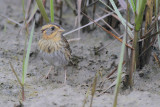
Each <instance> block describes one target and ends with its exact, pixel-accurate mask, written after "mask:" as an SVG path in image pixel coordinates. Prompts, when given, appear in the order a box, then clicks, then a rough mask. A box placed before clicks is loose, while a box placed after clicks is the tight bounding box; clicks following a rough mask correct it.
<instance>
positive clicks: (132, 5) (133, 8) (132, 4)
mask: <svg viewBox="0 0 160 107" xmlns="http://www.w3.org/2000/svg"><path fill="white" fill-rule="evenodd" d="M129 1H130V4H131V7H132V10H133V12H134V13H135V12H136V5H135V4H134V1H133V0H129Z"/></svg>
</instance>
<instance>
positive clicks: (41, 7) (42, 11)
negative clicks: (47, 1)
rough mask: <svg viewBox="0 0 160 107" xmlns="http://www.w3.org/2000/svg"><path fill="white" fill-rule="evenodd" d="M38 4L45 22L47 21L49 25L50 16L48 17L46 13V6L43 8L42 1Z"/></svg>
mask: <svg viewBox="0 0 160 107" xmlns="http://www.w3.org/2000/svg"><path fill="white" fill-rule="evenodd" d="M36 2H37V5H38V7H39V10H40V12H41V14H42V16H43V18H44V19H45V21H46V22H47V23H49V18H48V16H47V13H46V11H45V8H44V6H43V3H42V0H36Z"/></svg>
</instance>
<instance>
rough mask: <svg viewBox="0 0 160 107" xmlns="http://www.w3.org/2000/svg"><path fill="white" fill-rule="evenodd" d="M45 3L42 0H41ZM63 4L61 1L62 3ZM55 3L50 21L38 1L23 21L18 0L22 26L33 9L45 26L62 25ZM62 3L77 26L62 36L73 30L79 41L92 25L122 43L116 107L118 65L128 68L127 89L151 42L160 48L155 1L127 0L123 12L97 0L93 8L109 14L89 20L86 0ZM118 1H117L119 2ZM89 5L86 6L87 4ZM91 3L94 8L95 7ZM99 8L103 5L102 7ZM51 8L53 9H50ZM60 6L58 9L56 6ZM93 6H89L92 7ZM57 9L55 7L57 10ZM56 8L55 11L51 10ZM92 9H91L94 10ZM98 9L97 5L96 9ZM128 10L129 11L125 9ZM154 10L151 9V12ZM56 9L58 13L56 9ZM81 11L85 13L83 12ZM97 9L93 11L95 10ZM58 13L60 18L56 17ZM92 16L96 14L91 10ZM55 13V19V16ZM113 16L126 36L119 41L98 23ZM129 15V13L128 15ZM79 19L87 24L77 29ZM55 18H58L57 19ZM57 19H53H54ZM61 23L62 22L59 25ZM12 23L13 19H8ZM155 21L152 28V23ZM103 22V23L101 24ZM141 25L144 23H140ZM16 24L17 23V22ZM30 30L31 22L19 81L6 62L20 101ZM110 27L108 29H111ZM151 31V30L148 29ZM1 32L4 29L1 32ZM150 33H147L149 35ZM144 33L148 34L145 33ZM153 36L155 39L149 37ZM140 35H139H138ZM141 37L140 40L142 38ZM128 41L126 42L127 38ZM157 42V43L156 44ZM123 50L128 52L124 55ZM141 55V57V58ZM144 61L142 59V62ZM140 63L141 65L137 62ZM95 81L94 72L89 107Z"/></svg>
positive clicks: (30, 19)
mask: <svg viewBox="0 0 160 107" xmlns="http://www.w3.org/2000/svg"><path fill="white" fill-rule="evenodd" d="M44 1H45V0H44ZM62 2H63V1H62ZM62 2H61V3H59V4H58V3H57V2H56V1H54V0H50V5H49V6H50V8H49V9H50V18H49V17H48V15H47V13H46V11H47V10H46V8H45V6H44V4H43V2H42V0H36V4H35V5H34V6H35V7H34V9H33V10H32V12H30V13H31V14H30V15H29V18H28V19H27V17H26V16H27V15H26V13H29V12H28V11H25V2H24V0H22V9H23V15H24V22H25V26H26V25H28V24H29V23H30V22H31V21H32V20H33V19H34V16H35V13H36V12H37V10H38V9H39V10H40V13H41V15H42V16H43V18H44V20H45V22H46V23H49V22H52V23H54V22H55V21H57V19H58V18H59V19H58V20H59V21H60V22H61V21H62V23H67V21H65V20H64V19H63V17H62V14H65V13H63V12H64V11H63V10H62V4H63V3H62ZM65 2H66V4H68V8H69V9H71V10H72V11H73V13H74V14H75V15H77V18H78V19H77V20H78V21H77V25H78V27H77V28H75V29H73V30H71V31H69V32H67V33H65V34H64V36H66V35H69V34H71V33H73V32H75V31H78V35H79V36H78V37H79V38H80V30H81V29H83V28H85V27H87V26H89V25H91V24H95V25H96V26H97V28H98V27H99V28H101V29H102V30H103V31H104V32H107V33H108V34H109V35H111V36H113V37H114V38H115V39H117V40H118V41H120V42H121V43H122V46H121V53H120V56H119V57H120V60H119V64H118V75H117V79H116V81H117V82H116V87H115V91H114V100H113V107H116V106H117V98H118V93H119V90H120V84H121V75H122V65H123V62H130V63H129V65H128V66H127V69H128V71H126V72H129V73H128V74H127V75H128V76H129V80H127V81H128V83H129V84H128V86H129V87H133V79H134V77H133V73H134V72H135V71H136V68H138V67H139V68H142V67H143V66H144V65H145V64H147V62H148V61H147V60H146V59H147V58H148V57H150V55H151V48H150V47H151V46H152V45H153V43H155V42H157V43H158V46H159V49H160V35H159V33H155V32H159V25H158V23H159V22H158V20H156V19H154V18H155V17H159V16H158V15H159V5H160V3H159V0H154V1H152V0H129V1H128V2H129V3H128V2H127V1H124V2H125V3H126V4H127V5H128V7H127V10H126V9H119V8H118V7H117V6H118V5H117V4H116V1H114V0H109V3H108V4H110V5H108V4H107V3H106V2H105V1H104V0H103V1H102V0H99V1H94V2H95V4H96V5H98V3H100V5H99V6H101V8H103V9H104V10H105V9H107V11H108V10H109V12H108V13H107V14H105V15H103V16H102V15H101V16H100V15H98V16H99V18H97V19H92V18H91V17H90V16H91V14H94V13H91V14H90V13H89V12H90V10H89V8H88V7H91V6H92V5H91V4H92V3H90V2H89V0H86V1H85V2H86V3H88V4H87V5H86V4H85V5H84V4H83V2H82V1H81V0H78V1H75V4H76V5H77V7H76V6H74V3H72V2H69V1H67V0H65ZM119 2H121V1H120V0H119ZM89 3H90V4H89ZM60 4H61V5H60ZM95 4H94V6H95ZM102 5H103V6H102ZM54 6H55V7H54ZM58 6H61V7H58ZM94 6H93V7H94ZM57 7H58V8H57ZM54 8H56V10H55V9H54ZM94 8H95V7H94ZM97 8H98V6H97ZM128 8H129V9H128ZM153 8H155V9H153ZM58 9H60V10H58ZM84 10H85V12H84ZM95 10H97V9H95ZM121 10H124V11H125V15H126V13H127V14H128V11H129V13H132V14H133V15H134V22H132V23H134V24H132V23H131V22H130V21H128V20H127V18H126V19H125V18H124V17H123V15H122V14H121ZM57 11H59V12H60V13H59V14H60V15H58V12H57ZM94 12H95V13H96V11H94ZM87 13H88V14H87ZM55 14H56V15H57V16H55ZM98 14H99V13H98ZM113 14H114V16H115V17H117V19H119V21H120V22H121V24H122V25H123V26H124V28H125V29H126V31H127V32H126V33H128V35H129V37H128V36H126V35H125V36H123V39H121V38H120V36H119V35H115V34H113V33H112V32H111V31H109V30H108V29H106V28H105V27H103V26H102V25H100V24H99V23H98V21H100V20H103V19H104V18H106V17H107V16H110V15H113ZM128 15H129V14H128ZM81 16H85V17H86V19H87V20H90V22H89V23H88V24H85V25H83V26H81V25H80V24H81ZM57 17H58V18H57ZM56 18H57V19H56ZM63 20H64V22H63ZM12 21H14V20H12ZM103 21H105V20H103ZM154 21H155V23H156V24H155V25H152V24H154ZM104 23H107V22H104ZM143 23H145V24H143ZM18 24H19V23H18ZM19 25H20V26H22V25H21V24H19ZM34 27H35V21H34V22H33V23H32V29H31V33H30V37H29V42H28V47H27V41H28V36H27V35H28V34H26V36H25V41H26V42H25V46H24V50H25V51H24V59H23V72H22V80H21V81H20V79H19V77H18V75H17V74H16V72H15V70H14V68H13V65H12V64H11V63H10V66H11V68H12V71H13V73H14V75H15V76H16V78H17V80H18V82H19V84H20V85H21V87H22V100H23V101H24V99H25V95H24V85H25V80H26V74H27V70H28V65H29V54H30V50H31V44H32V38H33V33H34ZM111 28H112V27H111ZM151 29H152V30H153V29H154V30H153V31H152V30H151ZM4 30H5V29H4ZM112 30H115V29H114V28H112ZM150 30H151V32H149V31H150ZM146 32H149V33H147V34H146ZM154 34H155V35H156V34H157V36H151V35H154ZM142 35H143V36H142ZM142 37H143V38H142ZM127 38H128V39H127ZM156 40H157V41H156ZM96 42H97V41H96ZM26 47H27V48H26ZM126 48H127V49H128V50H129V51H130V53H129V52H126ZM125 53H127V55H126V56H128V58H127V59H125V58H124V54H125ZM144 56H145V57H144ZM154 57H155V59H156V61H157V63H158V64H159V59H158V56H157V55H156V53H154ZM145 58H146V59H145ZM141 62H143V63H141ZM97 78H98V73H96V76H95V78H94V82H93V85H92V89H91V102H90V107H92V106H93V98H94V96H95V93H96V86H97V81H98V80H97ZM88 96H89V91H87V94H86V99H87V98H88ZM86 99H85V101H84V105H83V106H85V104H86V103H87V101H86Z"/></svg>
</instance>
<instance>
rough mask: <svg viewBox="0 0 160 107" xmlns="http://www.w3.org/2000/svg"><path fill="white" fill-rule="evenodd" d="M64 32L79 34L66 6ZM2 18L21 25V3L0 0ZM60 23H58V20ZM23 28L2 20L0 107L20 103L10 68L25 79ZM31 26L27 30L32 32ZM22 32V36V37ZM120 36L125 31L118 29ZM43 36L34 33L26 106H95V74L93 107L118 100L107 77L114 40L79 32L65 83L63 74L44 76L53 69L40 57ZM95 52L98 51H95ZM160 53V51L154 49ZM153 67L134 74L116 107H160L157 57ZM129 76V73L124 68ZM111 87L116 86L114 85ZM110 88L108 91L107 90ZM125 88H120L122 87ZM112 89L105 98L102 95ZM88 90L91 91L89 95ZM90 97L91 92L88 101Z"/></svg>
mask: <svg viewBox="0 0 160 107" xmlns="http://www.w3.org/2000/svg"><path fill="white" fill-rule="evenodd" d="M64 8H65V9H64V15H63V19H64V22H63V24H62V26H63V28H64V29H66V32H68V31H70V30H73V29H75V27H74V23H73V21H74V20H75V16H74V15H73V13H72V11H71V10H69V9H68V8H67V7H64ZM0 15H5V16H7V17H9V18H11V19H13V20H15V21H17V22H20V21H22V20H23V11H22V5H21V0H0ZM57 22H58V21H57ZM20 29H21V27H19V26H17V25H15V24H14V23H12V22H10V21H8V20H7V19H6V18H4V17H2V16H0V30H1V31H0V106H1V107H4V106H5V107H12V106H16V105H19V101H21V87H20V85H19V83H18V81H17V79H16V77H15V75H14V74H13V72H12V69H11V67H10V64H9V62H11V63H12V65H13V67H14V69H15V71H16V73H17V75H18V76H19V77H20V79H21V77H22V63H23V53H24V43H25V32H24V31H20ZM30 29H31V27H29V31H30ZM19 32H20V33H19ZM119 32H122V33H121V35H122V34H123V30H120V31H119ZM40 36H41V32H40V27H37V28H36V29H35V33H34V37H33V42H32V48H31V53H30V60H29V65H28V71H27V76H26V80H25V101H24V102H23V105H24V106H25V107H82V106H83V103H84V100H85V99H86V104H85V107H89V105H90V102H91V100H90V99H91V86H92V83H93V81H94V78H95V75H96V73H97V72H100V73H101V76H100V75H99V76H98V80H97V88H96V93H95V95H94V98H93V104H92V106H93V107H111V106H112V103H113V99H114V88H115V87H114V81H115V79H116V74H117V73H114V74H113V75H112V76H111V78H110V79H107V78H106V77H107V76H108V75H109V74H110V73H111V72H112V71H113V70H114V69H115V68H116V66H117V64H118V61H119V56H120V50H121V43H120V42H118V41H116V40H114V39H111V37H110V35H108V34H107V33H105V32H104V31H103V30H101V29H100V28H98V27H97V28H96V29H95V30H94V31H91V32H89V33H87V32H86V33H83V32H81V40H79V41H71V42H70V47H71V49H72V56H73V59H72V60H73V64H71V63H70V64H69V65H68V66H67V83H66V84H64V72H63V71H64V69H63V68H55V69H54V71H53V72H52V73H51V75H49V78H48V79H44V78H43V77H44V76H45V75H46V73H47V72H48V70H49V69H50V66H49V65H47V64H46V63H45V62H44V61H43V59H41V56H40V55H39V50H38V46H37V42H38V40H39V38H40ZM66 38H67V39H68V40H69V39H73V38H78V32H74V33H72V34H70V35H66ZM97 50H100V51H98V52H97ZM154 52H156V53H160V51H159V50H154ZM150 60H151V61H150V64H148V65H146V66H145V67H144V68H143V69H142V70H137V71H136V72H134V86H133V89H132V90H130V89H125V90H124V89H123V88H121V90H120V94H119V96H118V107H159V105H160V69H159V67H158V65H157V64H156V62H155V60H154V58H153V56H152V57H151V59H150ZM124 71H125V69H124ZM112 84H113V85H112ZM108 87H110V88H108ZM121 87H122V86H121ZM106 89H108V90H107V91H106V92H105V93H102V91H104V90H106ZM88 90H90V91H89V92H88ZM86 93H89V96H88V98H86Z"/></svg>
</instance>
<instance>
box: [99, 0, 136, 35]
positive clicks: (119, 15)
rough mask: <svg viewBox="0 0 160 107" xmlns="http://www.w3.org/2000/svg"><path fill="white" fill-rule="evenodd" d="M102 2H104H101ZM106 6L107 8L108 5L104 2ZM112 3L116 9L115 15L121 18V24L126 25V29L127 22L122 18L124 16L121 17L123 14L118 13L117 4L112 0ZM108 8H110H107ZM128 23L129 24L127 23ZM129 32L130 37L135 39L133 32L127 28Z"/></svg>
mask: <svg viewBox="0 0 160 107" xmlns="http://www.w3.org/2000/svg"><path fill="white" fill-rule="evenodd" d="M101 2H102V1H101ZM102 3H103V4H104V5H105V6H107V4H106V3H104V2H102ZM110 3H111V4H112V6H113V8H114V10H115V13H116V14H117V15H118V17H119V18H120V20H121V23H122V24H123V25H124V27H125V28H126V20H125V19H124V18H123V17H122V15H121V13H120V12H119V11H118V8H117V6H116V5H115V3H114V1H113V0H110ZM107 7H108V6H107ZM127 23H128V22H127ZM127 31H128V33H129V35H130V36H131V37H133V36H134V35H133V33H132V32H131V30H130V29H129V28H127Z"/></svg>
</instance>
